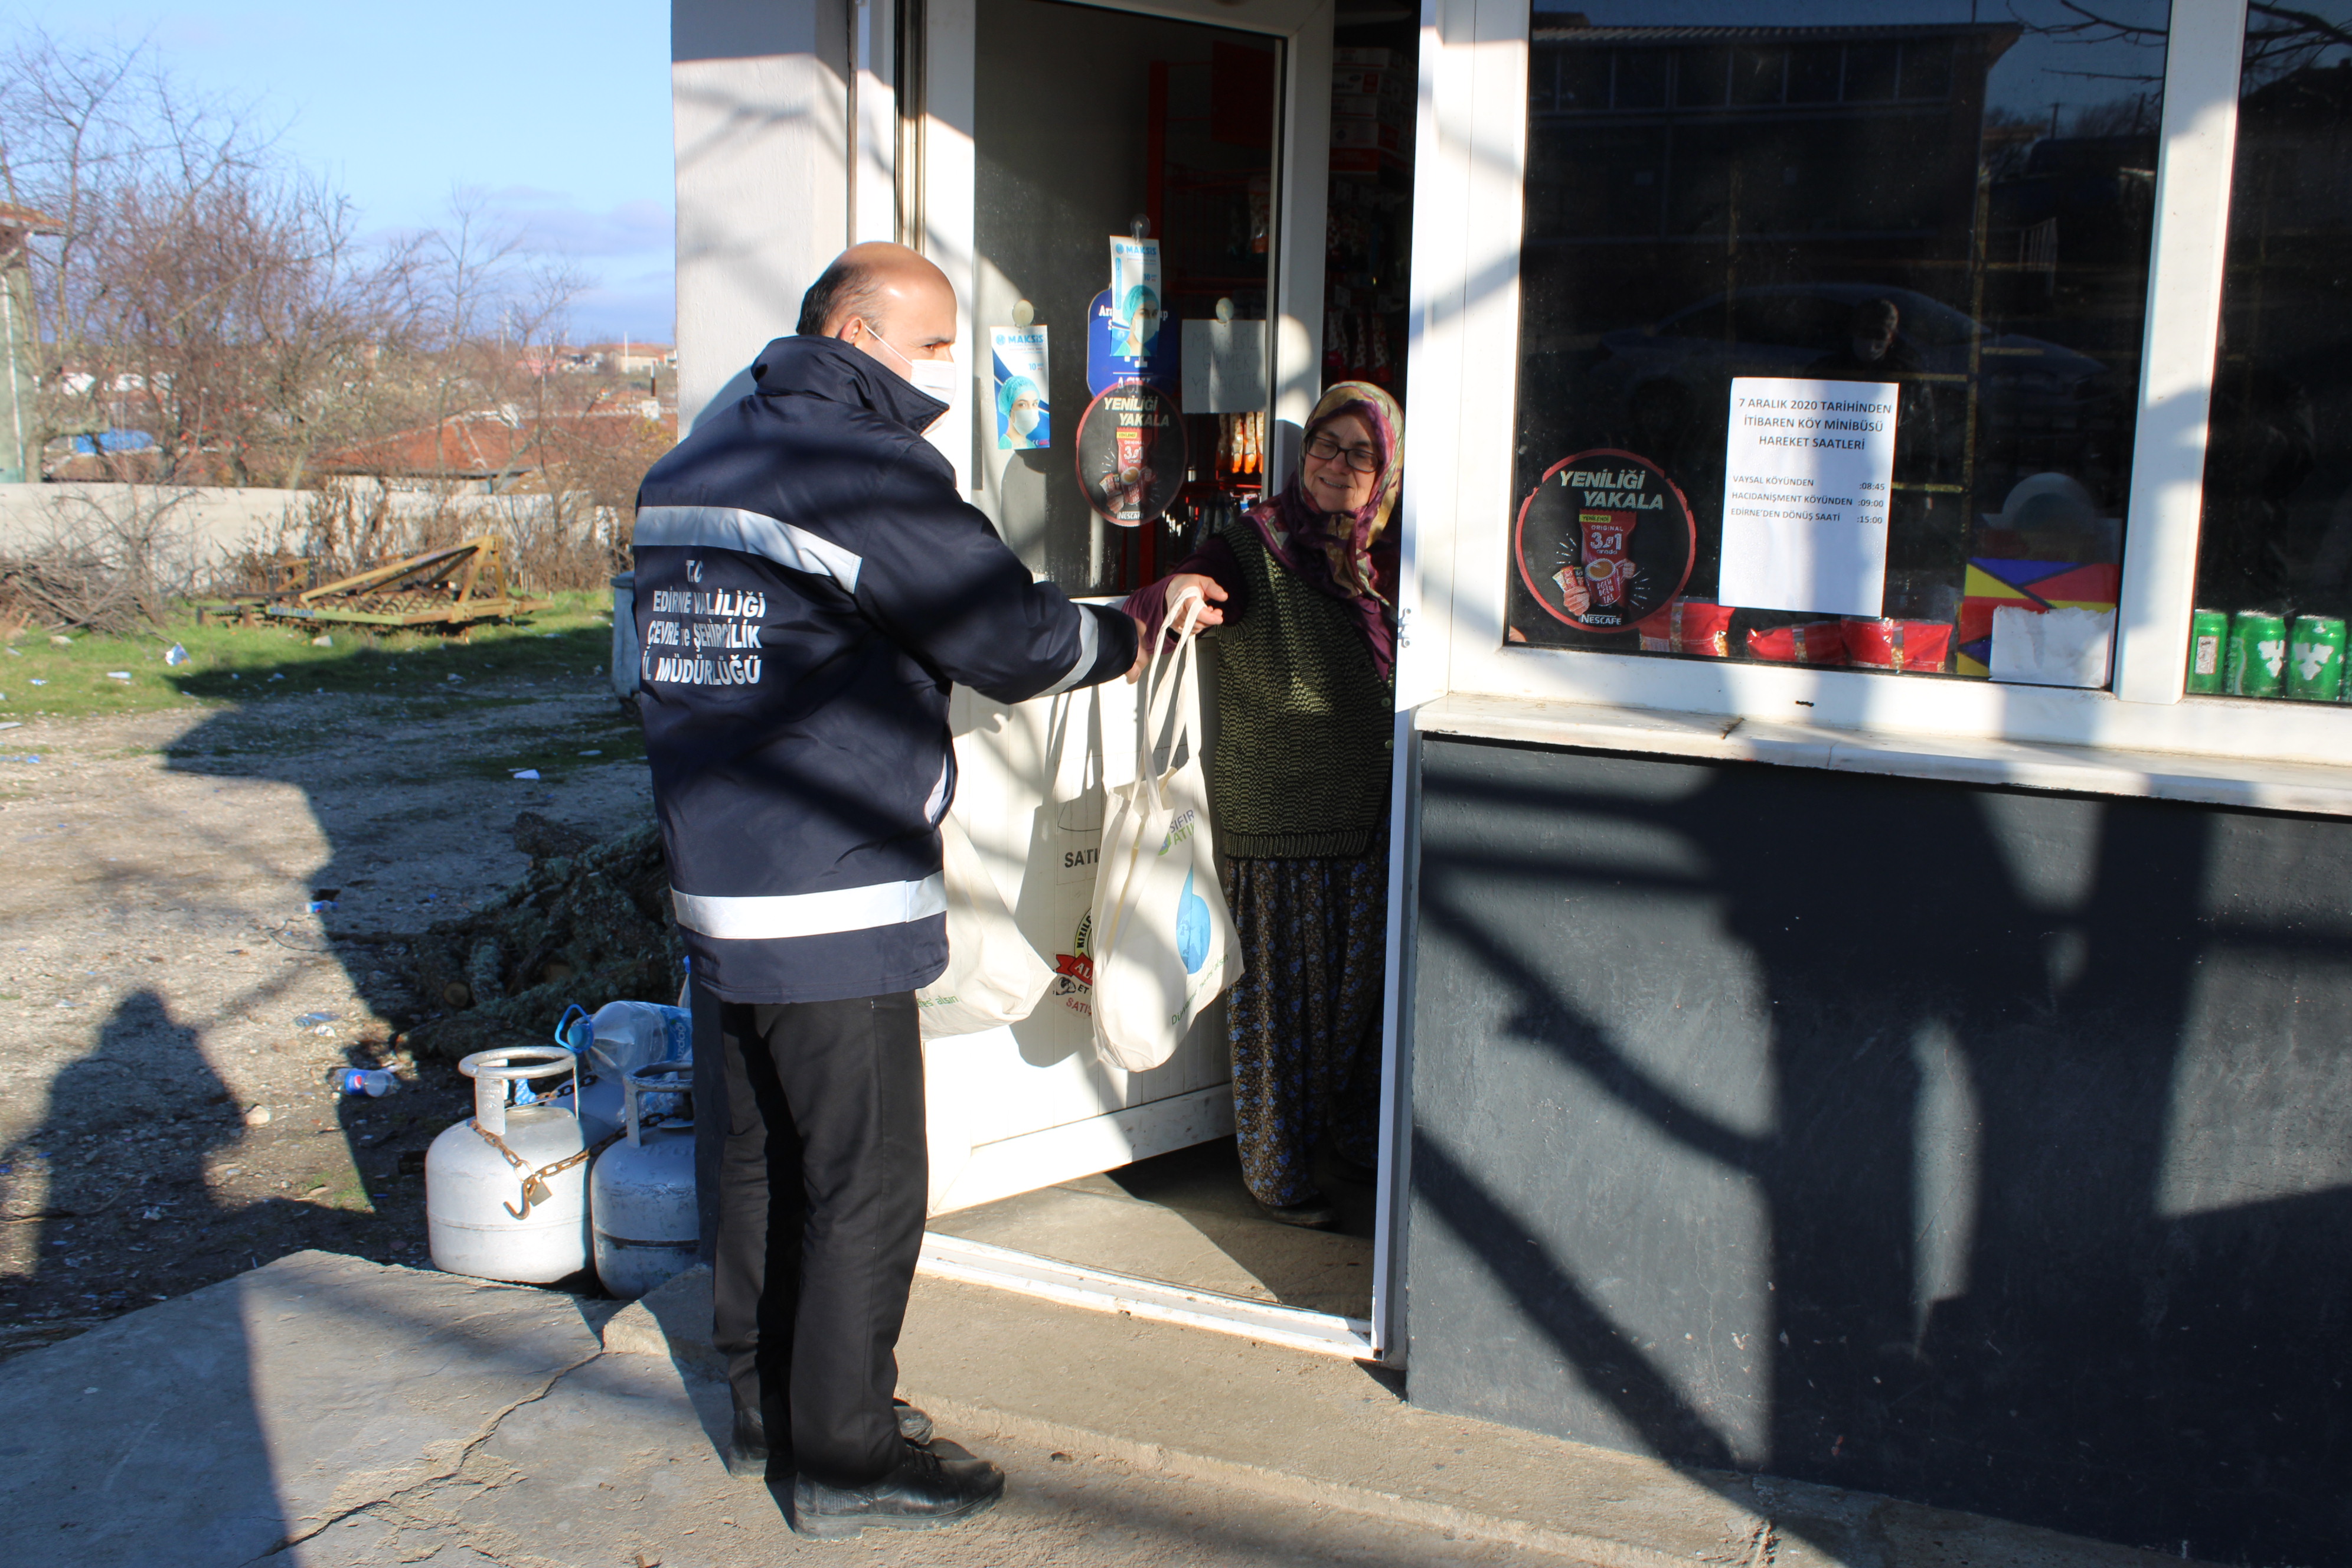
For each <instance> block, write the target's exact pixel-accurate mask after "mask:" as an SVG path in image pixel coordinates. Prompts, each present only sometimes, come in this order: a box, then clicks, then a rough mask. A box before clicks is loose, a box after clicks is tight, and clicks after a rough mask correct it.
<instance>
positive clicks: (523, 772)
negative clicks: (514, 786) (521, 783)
mask: <svg viewBox="0 0 2352 1568" xmlns="http://www.w3.org/2000/svg"><path fill="white" fill-rule="evenodd" d="M515 777H516V778H517V779H530V780H533V781H534V782H535V781H536V780H537V779H538V778H539V770H538V769H537V768H521V769H519V770H517V772H516V773H515Z"/></svg>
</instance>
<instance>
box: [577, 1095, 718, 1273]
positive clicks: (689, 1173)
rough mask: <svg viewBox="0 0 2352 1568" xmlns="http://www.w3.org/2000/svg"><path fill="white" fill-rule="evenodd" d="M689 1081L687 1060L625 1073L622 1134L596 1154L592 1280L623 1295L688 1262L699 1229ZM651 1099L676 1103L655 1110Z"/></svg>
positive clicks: (685, 1266)
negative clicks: (669, 1108) (596, 1279)
mask: <svg viewBox="0 0 2352 1568" xmlns="http://www.w3.org/2000/svg"><path fill="white" fill-rule="evenodd" d="M693 1082H694V1064H693V1063H692V1062H656V1063H654V1064H653V1065H652V1066H650V1067H643V1068H638V1069H637V1070H636V1071H635V1072H632V1073H627V1074H625V1075H624V1076H623V1077H622V1079H621V1089H622V1094H623V1096H624V1097H625V1098H624V1108H625V1109H624V1115H625V1122H624V1125H625V1128H626V1130H627V1131H626V1133H625V1136H624V1137H623V1138H622V1139H621V1141H620V1142H617V1143H615V1144H614V1145H613V1146H612V1147H611V1148H609V1149H607V1150H605V1151H604V1152H603V1153H602V1154H599V1155H598V1156H596V1169H595V1173H594V1174H593V1176H592V1177H590V1179H589V1191H590V1194H591V1199H590V1202H591V1209H590V1212H591V1213H592V1214H593V1215H594V1216H595V1226H596V1278H598V1279H602V1280H603V1281H604V1289H606V1290H607V1291H609V1292H610V1293H611V1294H613V1295H614V1296H617V1297H619V1298H621V1300H625V1301H627V1300H635V1299H636V1298H637V1297H639V1296H642V1295H644V1294H645V1293H646V1291H648V1290H650V1289H653V1288H654V1287H655V1286H656V1285H658V1284H660V1283H661V1282H662V1281H663V1280H665V1279H669V1278H670V1277H671V1276H672V1275H674V1274H679V1273H683V1272H684V1271H685V1270H687V1269H688V1268H693V1267H694V1260H695V1254H696V1252H697V1250H698V1247H699V1244H700V1240H701V1234H700V1228H699V1223H698V1215H697V1213H696V1209H695V1203H694V1113H693V1109H692V1107H693V1099H692V1096H691V1093H690V1090H691V1089H692V1086H693ZM680 1090H688V1091H689V1092H687V1093H681V1092H679V1091H680ZM656 1105H666V1106H677V1107H679V1108H680V1109H678V1110H668V1111H659V1112H657V1111H656V1110H654V1109H653V1108H654V1107H655V1106H656Z"/></svg>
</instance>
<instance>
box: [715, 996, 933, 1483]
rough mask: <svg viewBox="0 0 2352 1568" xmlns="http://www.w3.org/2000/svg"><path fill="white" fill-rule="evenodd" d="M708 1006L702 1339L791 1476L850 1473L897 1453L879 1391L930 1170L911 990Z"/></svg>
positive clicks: (891, 1386)
mask: <svg viewBox="0 0 2352 1568" xmlns="http://www.w3.org/2000/svg"><path fill="white" fill-rule="evenodd" d="M705 1005H706V1006H707V1005H709V1003H708V1002H706V1003H705ZM717 1012H718V1029H717V1033H718V1036H719V1042H718V1043H719V1058H720V1059H721V1060H722V1061H723V1062H724V1063H725V1067H726V1084H727V1088H726V1112H725V1114H726V1121H725V1126H726V1143H725V1146H724V1148H723V1149H722V1150H721V1151H720V1152H719V1243H718V1257H717V1258H716V1260H715V1262H714V1264H713V1268H712V1272H713V1276H714V1278H713V1280H712V1298H713V1302H712V1304H713V1307H714V1309H715V1317H716V1319H717V1321H716V1323H715V1324H714V1329H715V1334H714V1341H715V1342H716V1344H717V1346H718V1348H719V1351H720V1352H721V1353H723V1354H724V1355H725V1356H726V1357H727V1376H728V1382H729V1384H730V1385H731V1387H732V1389H733V1392H734V1395H735V1402H736V1405H738V1407H740V1408H744V1409H756V1410H758V1411H760V1412H761V1415H762V1417H763V1419H764V1420H765V1422H766V1426H767V1431H768V1441H769V1446H770V1450H771V1452H772V1453H773V1454H778V1455H779V1456H781V1452H782V1450H783V1449H784V1448H785V1446H786V1443H787V1440H788V1439H789V1444H790V1452H791V1456H792V1462H793V1467H794V1468H797V1469H798V1470H799V1471H800V1472H801V1473H803V1474H804V1475H807V1476H810V1477H812V1478H813V1479H817V1480H822V1481H826V1482H830V1483H832V1484H834V1485H836V1486H858V1485H862V1484H864V1483H866V1482H867V1481H870V1480H874V1479H878V1478H879V1477H880V1476H882V1475H883V1474H884V1473H885V1472H886V1471H887V1470H888V1469H889V1468H891V1467H892V1466H893V1465H895V1464H896V1463H897V1462H898V1456H899V1453H900V1449H901V1442H900V1439H899V1436H898V1418H897V1417H896V1416H895V1415H892V1413H891V1408H890V1397H891V1395H892V1394H893V1393H894V1392H896V1390H897V1388H898V1355H897V1351H898V1331H899V1328H900V1326H901V1325H902V1324H903V1322H904V1321H905V1320H906V1316H907V1293H908V1289H910V1288H911V1287H912V1286H913V1284H914V1279H915V1258H916V1255H917V1254H918V1253H919V1252H920V1250H921V1249H922V1243H923V1208H924V1199H925V1195H926V1193H927V1192H928V1190H929V1169H928V1163H929V1162H928V1153H927V1149H926V1145H925V1142H924V1134H923V1047H922V1039H921V1037H920V1035H919V1032H918V1030H917V1027H916V1023H915V998H914V994H913V993H912V992H900V993H898V994H895V995H889V996H865V997H858V998H856V999H854V1000H851V1001H846V1002H801V1003H790V1004H786V1005H781V1006H755V1005H746V1004H741V1003H722V1004H719V1005H718V1007H717ZM711 1120H713V1121H716V1120H717V1118H715V1117H714V1118H712V1119H711Z"/></svg>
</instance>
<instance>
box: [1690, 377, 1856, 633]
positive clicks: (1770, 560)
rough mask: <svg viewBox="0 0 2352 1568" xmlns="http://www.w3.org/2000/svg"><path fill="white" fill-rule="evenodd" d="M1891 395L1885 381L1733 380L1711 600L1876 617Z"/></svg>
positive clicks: (1763, 607)
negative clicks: (1718, 571) (1718, 566)
mask: <svg viewBox="0 0 2352 1568" xmlns="http://www.w3.org/2000/svg"><path fill="white" fill-rule="evenodd" d="M1895 394H1896V388H1895V385H1894V384H1892V383H1890V382H1879V381H1794V380H1782V379H1780V378H1779V377H1767V376H1745V375H1744V376H1738V377H1735V378H1734V379H1733V381H1732V383H1731V429H1730V435H1729V437H1728V439H1727V442H1726V444H1725V451H1724V464H1723V570H1722V575H1721V576H1720V578H1719V579H1718V582H1717V595H1716V596H1717V599H1718V600H1720V601H1721V602H1722V603H1724V604H1727V605H1741V606H1743V607H1745V608H1748V609H1751V610H1796V611H1800V612H1802V613H1805V614H1810V615H1822V616H1873V617H1875V616H1877V615H1878V613H1879V607H1880V605H1881V602H1882V601H1883V599H1884V598H1885V589H1886V499H1887V494H1888V489H1887V487H1888V486H1889V485H1890V484H1891V483H1892V482H1893V481H1894V477H1895Z"/></svg>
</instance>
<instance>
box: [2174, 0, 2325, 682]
mask: <svg viewBox="0 0 2352 1568" xmlns="http://www.w3.org/2000/svg"><path fill="white" fill-rule="evenodd" d="M2347 38H2352V4H2347V0H2311V3H2309V4H2305V5H2297V6H2295V7H2294V8H2292V9H2283V8H2279V7H2273V6H2259V7H2254V8H2252V9H2250V10H2249V12H2248V16H2247V28H2246V51H2245V65H2244V75H2243V77H2242V85H2241V88H2240V99H2239V106H2238V155H2237V168H2236V171H2235V174H2234V176H2233V178H2232V181H2231V195H2230V238H2229V250H2228V253H2227V272H2226V274H2225V280H2224V283H2223V288H2222V296H2221V354H2220V357H2219V359H2218V361H2217V363H2215V365H2214V375H2213V415H2212V432H2211V438H2210V446H2209V447H2208V448H2207V452H2206V458H2205V514H2204V528H2203V531H2202V533H2201V535H2200V540H2199V546H2198V558H2197V603H2198V605H2200V606H2201V608H2200V611H2199V614H2198V617H2197V625H2196V626H2195V627H2194V628H2193V630H2192V634H2191V637H2190V644H2191V647H2190V654H2189V690H2190V691H2191V692H2193V693H2212V692H2227V693H2230V694H2234V695H2240V696H2249V697H2287V698H2301V699H2304V700H2319V701H2335V700H2341V699H2343V698H2345V697H2347V696H2352V687H2348V686H2347V682H2345V681H2344V679H2343V641H2344V617H2345V616H2346V615H2347V613H2352V47H2347V42H2346V40H2347Z"/></svg>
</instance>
